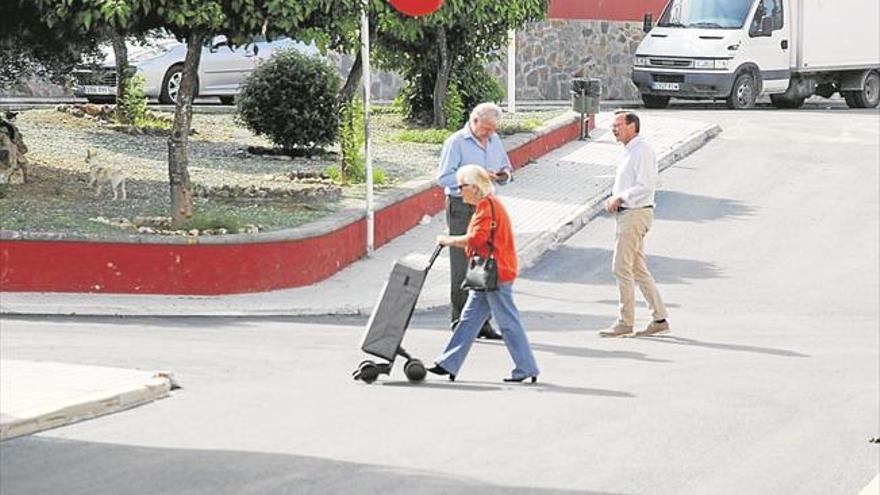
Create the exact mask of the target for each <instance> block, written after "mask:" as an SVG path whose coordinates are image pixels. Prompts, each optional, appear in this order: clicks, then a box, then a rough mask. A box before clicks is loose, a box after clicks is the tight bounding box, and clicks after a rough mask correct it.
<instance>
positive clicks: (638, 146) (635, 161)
mask: <svg viewBox="0 0 880 495" xmlns="http://www.w3.org/2000/svg"><path fill="white" fill-rule="evenodd" d="M657 176H658V171H657V158H656V157H655V156H654V150H653V149H651V146H650V145H649V144H648V142H647V141H645V138H643V137H641V136H636V137H634V138H633V139H632V140H630V142H629V143H627V144H626V150H625V151H624V153H623V156H622V157H621V159H620V162H619V163H618V164H617V173H616V175H615V176H614V187H612V188H611V194H613V195H615V196H620V197H621V198H622V199H623V203H621V206H623V207H624V208H643V207H645V206H654V191H655V190H656V189H657Z"/></svg>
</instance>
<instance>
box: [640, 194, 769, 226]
mask: <svg viewBox="0 0 880 495" xmlns="http://www.w3.org/2000/svg"><path fill="white" fill-rule="evenodd" d="M656 198H657V210H656V213H655V218H656V219H658V220H672V221H679V222H709V221H713V220H721V219H723V218H734V219H741V218H746V217H750V216H753V215H755V212H756V210H755V209H754V208H752V207H751V206H748V205H746V204H745V203H743V202H742V201H739V200H736V199H725V198H713V197H711V196H699V195H696V194H688V193H683V192H678V191H657V195H656Z"/></svg>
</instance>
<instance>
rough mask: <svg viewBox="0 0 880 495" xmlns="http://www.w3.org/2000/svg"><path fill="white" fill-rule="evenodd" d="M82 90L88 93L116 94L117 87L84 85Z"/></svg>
mask: <svg viewBox="0 0 880 495" xmlns="http://www.w3.org/2000/svg"><path fill="white" fill-rule="evenodd" d="M82 92H83V94H87V95H114V94H116V88H114V87H112V86H83V87H82Z"/></svg>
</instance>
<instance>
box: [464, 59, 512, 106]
mask: <svg viewBox="0 0 880 495" xmlns="http://www.w3.org/2000/svg"><path fill="white" fill-rule="evenodd" d="M453 81H454V83H455V85H456V86H457V87H458V88H459V91H460V93H461V101H462V104H463V106H464V108H466V109H467V111H468V112H470V111H471V110H472V109H473V108H474V107H475V106H477V105H479V104H480V103H483V102H492V103H500V102H501V100H503V99H504V89H503V88H502V87H501V84H500V83H499V82H498V80H497V79H495V77H494V76H493V75H492V74H489V72H488V71H486V68H485V67H483V66H482V65H480V64H478V63H475V62H473V61H469V62H466V63H465V64H464V65H462V66H460V67H458V68H457V69H456V71H455V73H454V74H453Z"/></svg>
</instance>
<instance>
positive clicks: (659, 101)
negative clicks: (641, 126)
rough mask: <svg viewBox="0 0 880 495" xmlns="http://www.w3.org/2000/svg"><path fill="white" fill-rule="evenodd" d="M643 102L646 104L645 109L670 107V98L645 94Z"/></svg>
mask: <svg viewBox="0 0 880 495" xmlns="http://www.w3.org/2000/svg"><path fill="white" fill-rule="evenodd" d="M642 101H643V102H644V103H645V108H666V107H667V106H669V97H668V96H662V95H648V94H643V95H642Z"/></svg>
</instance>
